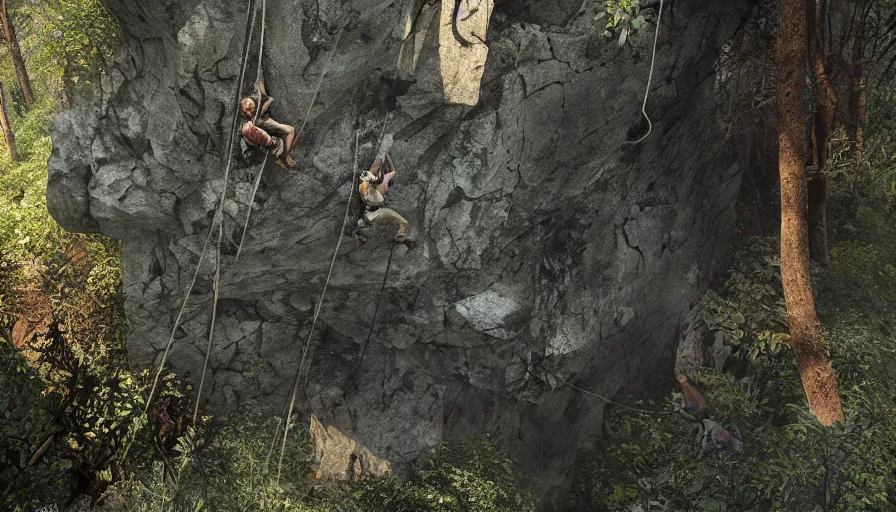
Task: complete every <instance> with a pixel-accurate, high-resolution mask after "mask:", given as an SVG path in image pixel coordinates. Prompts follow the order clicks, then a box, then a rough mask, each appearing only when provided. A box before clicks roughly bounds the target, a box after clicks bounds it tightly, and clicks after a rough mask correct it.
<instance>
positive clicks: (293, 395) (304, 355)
mask: <svg viewBox="0 0 896 512" xmlns="http://www.w3.org/2000/svg"><path fill="white" fill-rule="evenodd" d="M359 139H360V131H359V130H355V158H354V164H353V167H352V186H351V188H350V189H349V192H348V200H347V201H346V203H345V216H344V217H343V219H342V225H343V226H345V223H346V222H348V218H349V212H350V210H351V205H352V198H353V197H354V191H355V186H356V183H357V173H356V172H355V171H356V170H357V168H358V151H359V150H358V143H359ZM344 236H345V230H344V229H340V230H339V239H338V240H337V241H336V249H334V250H333V259H332V260H331V261H330V270H329V271H328V272H327V279H326V280H325V281H324V287H323V290H321V292H320V298H319V299H318V300H317V306H316V307H315V308H314V316H313V317H312V319H311V327H310V328H309V329H308V337H307V338H306V339H305V345H304V346H303V347H302V358H301V360H300V362H299V366H298V368H296V376H295V379H294V380H293V384H292V393H291V394H290V398H289V407H288V409H287V413H286V420H285V425H284V427H283V443H282V444H281V446H280V458H279V460H278V462H277V480H276V482H277V485H279V484H280V473H281V470H282V468H283V456H284V454H285V453H286V440H287V439H288V438H289V428H290V427H291V426H292V425H291V422H292V412H293V410H294V409H295V405H296V397H297V396H298V393H299V384H300V383H301V382H302V370H303V369H304V367H305V360H306V359H307V357H308V348H309V347H310V346H311V338H312V336H314V327H315V326H316V325H317V318H318V317H319V316H320V309H321V306H323V303H324V297H326V295H327V287H328V286H329V285H330V278H331V277H332V276H333V267H335V266H336V258H337V257H338V256H339V248H340V247H341V246H342V239H343V237H344ZM279 431H280V428H279V423H278V427H277V431H276V432H275V434H274V435H275V437H276V435H277V434H278V433H279Z"/></svg>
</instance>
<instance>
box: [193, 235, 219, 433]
mask: <svg viewBox="0 0 896 512" xmlns="http://www.w3.org/2000/svg"><path fill="white" fill-rule="evenodd" d="M223 239H224V223H223V222H219V223H218V241H217V244H216V246H215V278H214V280H213V281H212V291H213V293H214V298H213V300H212V321H211V325H210V326H209V329H208V344H207V345H206V347H205V360H204V361H203V363H202V376H201V377H200V378H199V387H198V388H197V389H196V406H195V407H194V408H193V428H196V418H198V417H199V403H200V402H201V401H202V388H203V386H204V385H205V373H206V371H207V370H208V360H209V357H210V356H211V354H212V341H213V340H214V337H215V321H216V320H217V318H218V293H219V291H220V287H221V241H222V240H223Z"/></svg>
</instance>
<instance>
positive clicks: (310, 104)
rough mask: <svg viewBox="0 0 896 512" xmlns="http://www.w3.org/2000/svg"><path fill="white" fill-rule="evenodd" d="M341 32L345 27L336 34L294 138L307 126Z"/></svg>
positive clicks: (337, 45)
mask: <svg viewBox="0 0 896 512" xmlns="http://www.w3.org/2000/svg"><path fill="white" fill-rule="evenodd" d="M343 30H345V25H343V26H342V27H340V28H339V32H337V33H336V41H335V42H334V43H333V49H332V50H330V56H329V57H327V63H326V65H325V66H324V69H323V71H322V72H321V74H320V78H319V79H318V80H317V87H315V88H314V95H313V96H312V97H311V103H309V104H308V110H307V111H306V112H305V119H303V120H302V126H300V127H299V131H297V132H296V137H299V136H301V134H302V130H304V129H305V125H306V124H308V118H309V117H310V116H311V109H312V108H313V107H314V102H315V101H317V93H319V92H320V86H321V84H323V83H324V76H326V74H327V71H329V70H330V64H331V63H332V62H333V55H335V54H336V49H337V48H338V47H339V39H341V38H342V31H343Z"/></svg>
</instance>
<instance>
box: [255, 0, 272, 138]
mask: <svg viewBox="0 0 896 512" xmlns="http://www.w3.org/2000/svg"><path fill="white" fill-rule="evenodd" d="M267 10H268V2H267V0H261V33H260V34H259V36H258V66H257V68H256V69H255V88H256V89H257V90H258V103H256V104H255V116H254V117H253V118H252V122H253V123H254V122H256V121H258V114H259V113H260V112H261V107H262V105H261V62H262V60H263V58H264V31H265V28H266V27H267V20H268V15H267Z"/></svg>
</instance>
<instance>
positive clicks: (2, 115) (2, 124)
mask: <svg viewBox="0 0 896 512" xmlns="http://www.w3.org/2000/svg"><path fill="white" fill-rule="evenodd" d="M6 103H7V102H6V87H4V86H3V82H0V129H2V130H3V138H4V139H5V140H6V149H7V150H8V151H9V156H10V158H12V159H13V161H17V160H19V158H20V157H19V151H18V149H17V148H16V136H15V134H14V133H13V132H12V127H10V126H9V116H8V115H7V114H6Z"/></svg>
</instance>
